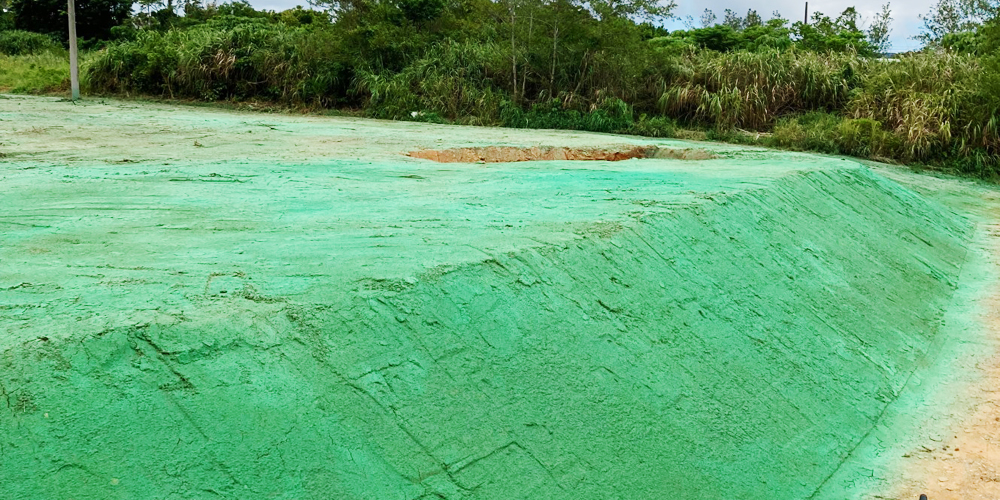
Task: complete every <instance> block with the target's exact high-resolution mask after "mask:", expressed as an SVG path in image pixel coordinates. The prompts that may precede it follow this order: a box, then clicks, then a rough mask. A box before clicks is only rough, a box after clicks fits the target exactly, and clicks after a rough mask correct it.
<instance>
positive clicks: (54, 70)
mask: <svg viewBox="0 0 1000 500" xmlns="http://www.w3.org/2000/svg"><path fill="white" fill-rule="evenodd" d="M68 89H69V58H68V56H66V54H64V53H59V52H43V53H40V54H32V55H22V56H8V55H2V54H0V92H13V93H16V94H47V93H52V92H59V91H64V90H68Z"/></svg>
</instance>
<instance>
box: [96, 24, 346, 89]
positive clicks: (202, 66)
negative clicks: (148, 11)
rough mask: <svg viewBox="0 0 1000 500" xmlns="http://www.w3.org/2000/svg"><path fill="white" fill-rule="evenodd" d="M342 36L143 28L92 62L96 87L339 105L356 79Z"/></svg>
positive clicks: (241, 28)
mask: <svg viewBox="0 0 1000 500" xmlns="http://www.w3.org/2000/svg"><path fill="white" fill-rule="evenodd" d="M338 48H339V47H338V43H337V39H336V37H334V36H333V35H331V34H330V33H328V32H317V33H313V32H309V31H307V30H305V29H298V28H288V27H284V26H275V25H269V24H266V23H241V24H237V25H235V26H231V27H228V28H224V27H216V26H212V25H202V26H196V27H194V28H191V29H187V30H180V29H171V30H169V31H166V32H156V31H142V32H139V33H137V34H136V37H135V38H134V39H133V40H129V41H125V42H122V43H117V44H112V45H110V46H109V47H108V48H107V49H105V50H104V51H102V52H101V53H100V54H99V55H98V56H97V57H96V58H95V60H94V61H93V63H92V64H91V65H90V66H89V68H88V71H87V75H88V77H89V82H90V85H91V88H93V89H95V90H98V91H103V92H112V93H126V94H127V93H140V94H154V95H166V96H169V97H193V98H197V99H204V100H208V101H215V100H220V99H249V98H260V99H271V100H280V101H290V102H305V103H310V104H316V105H320V106H330V105H334V104H337V103H338V99H339V98H340V97H342V96H344V94H345V90H346V88H347V87H348V86H349V84H350V77H351V75H350V73H349V70H348V69H347V67H346V66H345V65H344V64H342V63H340V62H339V59H340V56H341V51H339V50H338Z"/></svg>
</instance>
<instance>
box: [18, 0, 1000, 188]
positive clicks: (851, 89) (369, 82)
mask: <svg viewBox="0 0 1000 500" xmlns="http://www.w3.org/2000/svg"><path fill="white" fill-rule="evenodd" d="M3 1H4V0H0V2H3ZM42 1H43V0H13V2H14V3H13V4H12V7H13V8H12V9H10V10H9V12H10V13H11V14H10V15H8V17H11V16H12V17H13V21H12V22H11V20H10V19H8V20H7V21H6V22H7V24H8V27H12V28H19V27H22V26H21V24H23V23H20V21H19V19H20V18H19V17H18V15H19V14H18V13H19V11H18V10H17V7H18V5H21V6H23V5H28V4H29V2H36V3H38V2H42ZM45 1H47V0H45ZM100 1H102V2H106V3H108V4H109V5H111V4H112V3H113V2H109V0H100ZM95 2H96V0H95ZM32 5H34V4H32ZM325 7H327V8H328V11H325V12H320V11H313V10H307V9H302V8H297V9H292V10H288V11H285V12H280V13H276V12H262V11H257V10H255V9H253V8H252V7H250V6H249V5H248V4H245V3H240V2H235V3H226V4H219V5H216V4H200V3H197V2H194V1H188V2H187V3H185V4H183V5H180V6H174V5H169V6H163V5H162V4H157V3H151V2H147V3H144V4H143V8H142V9H141V11H140V12H139V13H137V14H134V15H132V16H131V17H130V18H128V20H127V21H126V22H121V23H118V24H117V25H115V26H114V27H111V28H108V30H107V36H106V37H105V38H108V39H109V41H108V42H106V44H104V47H103V48H101V49H100V50H99V51H95V52H93V53H92V54H91V56H90V58H89V61H88V63H87V64H86V65H85V70H86V71H85V83H86V84H87V85H88V87H89V89H90V90H91V91H92V92H101V93H117V94H129V95H159V96H167V97H174V98H191V99H199V100H210V101H215V100H230V101H241V100H267V101H275V102H280V103H285V104H288V105H294V106H303V107H311V108H351V109H355V110H359V111H360V112H362V113H364V114H367V115H369V116H375V117H381V118H392V119H415V120H426V121H441V122H458V123H469V124H484V125H503V126H509V127H544V128H567V129H583V130H592V131H603V132H626V133H635V134H643V135H652V136H681V137H704V138H708V139H716V140H728V141H739V142H747V143H757V144H763V145H770V146H777V147H785V148H792V149H802V150H813V151H821V152H827V153H842V154H851V155H856V156H861V157H868V158H876V159H888V160H895V161H900V162H908V163H928V164H935V165H941V166H947V167H949V168H955V169H958V170H961V171H964V172H968V173H973V174H977V175H983V176H995V175H996V174H997V172H998V171H1000V167H998V161H997V160H998V159H1000V130H998V126H1000V123H998V120H1000V118H998V116H1000V63H998V56H997V55H996V54H997V50H996V49H997V47H998V44H997V41H998V40H1000V30H998V28H997V26H998V22H997V21H996V18H997V15H996V14H997V5H996V4H992V3H990V2H989V1H985V0H939V4H938V5H937V6H936V7H935V9H934V10H932V12H931V13H930V14H929V15H928V16H927V18H926V19H925V23H926V25H927V26H926V28H927V29H926V30H925V34H924V35H923V36H924V37H925V39H924V41H925V43H926V44H927V49H925V50H923V51H921V52H918V53H912V54H905V55H901V56H899V57H896V58H893V59H886V58H883V57H880V55H881V54H883V53H885V52H886V50H887V45H888V44H887V42H888V35H889V30H888V26H889V21H890V20H891V17H890V12H889V10H888V8H887V7H886V8H884V9H883V12H882V14H881V15H880V16H877V17H876V18H875V19H873V20H869V21H868V22H867V23H863V22H862V20H861V19H860V17H859V15H858V13H857V12H856V11H855V10H854V9H853V8H852V9H847V10H845V11H844V12H842V13H841V14H840V15H838V16H836V17H829V16H826V15H824V14H822V13H819V12H817V13H814V14H813V16H812V18H811V19H810V22H809V23H808V24H806V23H802V22H796V23H790V22H789V21H787V20H785V19H782V18H781V17H780V15H779V14H777V13H775V14H774V15H772V18H771V19H768V20H765V19H763V18H762V17H761V16H760V15H758V14H757V13H756V12H755V11H752V10H751V11H749V12H748V13H747V14H746V15H742V16H741V15H737V14H736V13H733V12H731V11H727V12H726V13H725V16H724V18H723V19H722V20H721V21H719V20H717V19H716V17H715V15H714V14H713V13H711V12H708V11H706V13H705V15H704V16H702V19H701V20H700V21H701V22H700V23H699V24H700V25H701V27H698V28H695V27H694V26H695V24H696V23H695V21H694V20H693V19H689V20H687V24H688V26H689V29H685V30H681V31H673V32H670V31H667V30H665V29H663V28H660V27H658V26H660V25H661V24H662V23H661V22H660V21H662V19H664V17H665V16H667V15H669V13H670V10H671V8H672V5H667V6H664V5H663V4H662V3H656V2H653V1H651V0H598V1H590V2H587V3H585V4H584V3H581V2H579V1H578V0H549V1H540V0H495V1H492V0H331V1H330V2H329V3H327V4H326V5H325ZM963 9H964V10H963ZM22 10H23V8H22ZM114 15H115V16H117V14H114ZM115 19H117V18H115ZM863 24H866V26H862V25H863ZM3 26H4V22H3V21H0V28H2V27H3ZM30 35H31V34H26V33H25V32H24V31H9V30H8V31H0V52H2V53H6V54H22V53H23V54H33V53H37V52H39V51H45V50H48V49H47V46H46V45H45V44H46V42H43V41H41V40H40V39H36V40H30V39H29V37H30ZM5 37H6V38H5ZM58 39H59V35H58V33H55V34H53V37H52V38H49V39H47V40H58ZM91 45H100V43H98V44H95V43H93V42H91ZM10 47H12V48H10ZM36 57H37V56H36ZM0 64H3V63H2V62H0ZM0 81H2V76H0ZM0 84H2V83H0ZM692 130H694V131H695V132H692Z"/></svg>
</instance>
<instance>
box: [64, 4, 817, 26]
mask: <svg viewBox="0 0 1000 500" xmlns="http://www.w3.org/2000/svg"><path fill="white" fill-rule="evenodd" d="M69 1H70V2H72V1H73V0H69ZM802 22H803V23H805V24H809V2H806V18H805V20H803V21H802Z"/></svg>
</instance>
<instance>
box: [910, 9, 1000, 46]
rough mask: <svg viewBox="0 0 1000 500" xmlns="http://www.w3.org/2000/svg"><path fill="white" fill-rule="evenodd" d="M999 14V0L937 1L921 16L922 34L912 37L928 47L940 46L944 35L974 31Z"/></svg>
mask: <svg viewBox="0 0 1000 500" xmlns="http://www.w3.org/2000/svg"><path fill="white" fill-rule="evenodd" d="M998 14H1000V0H938V1H937V3H936V4H934V6H933V7H931V10H930V12H928V13H927V14H926V15H921V16H920V19H921V20H922V21H923V22H924V25H923V27H922V28H921V29H922V30H923V32H922V33H920V34H919V35H917V36H915V37H913V38H914V39H916V40H919V41H921V42H924V43H925V44H928V45H940V44H941V41H942V40H943V39H944V37H945V36H946V35H949V34H953V33H963V32H971V31H975V29H976V28H977V27H978V26H981V25H982V24H983V23H984V22H985V21H987V20H989V19H993V18H994V17H997V15H998Z"/></svg>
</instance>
